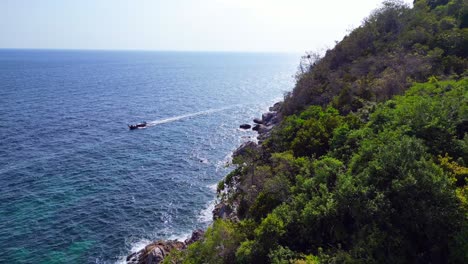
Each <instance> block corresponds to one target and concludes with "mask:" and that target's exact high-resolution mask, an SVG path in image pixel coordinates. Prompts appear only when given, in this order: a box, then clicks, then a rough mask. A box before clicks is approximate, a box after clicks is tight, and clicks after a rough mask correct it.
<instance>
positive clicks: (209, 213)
mask: <svg viewBox="0 0 468 264" xmlns="http://www.w3.org/2000/svg"><path fill="white" fill-rule="evenodd" d="M214 208H215V201H211V202H209V203H207V204H206V206H205V209H203V210H201V211H200V213H199V214H198V221H199V222H200V223H211V222H212V221H213V210H214Z"/></svg>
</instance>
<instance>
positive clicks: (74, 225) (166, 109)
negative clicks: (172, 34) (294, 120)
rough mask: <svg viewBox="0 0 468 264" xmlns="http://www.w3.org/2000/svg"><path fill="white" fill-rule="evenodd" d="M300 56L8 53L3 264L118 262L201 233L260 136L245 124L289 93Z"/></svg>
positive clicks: (1, 74) (0, 208)
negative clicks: (238, 154)
mask: <svg viewBox="0 0 468 264" xmlns="http://www.w3.org/2000/svg"><path fill="white" fill-rule="evenodd" d="M298 58H299V56H297V55H291V54H255V53H182V52H117V51H115V52H114V51H112V52H111V51H46V50H44V51H35V50H0V146H1V148H0V186H1V189H0V249H1V254H0V263H31V262H34V263H115V262H119V260H121V259H122V257H123V256H125V255H127V254H128V253H129V252H130V251H131V250H136V249H137V248H138V247H140V246H142V245H144V243H146V242H148V241H150V240H154V239H159V238H181V239H182V238H185V236H187V235H188V234H189V233H190V231H191V230H192V229H194V228H198V227H206V225H208V224H209V221H210V216H211V213H210V209H211V206H212V201H213V199H214V197H215V192H214V186H215V185H216V183H217V181H219V180H220V179H221V178H222V177H223V176H224V175H225V174H226V173H227V172H228V171H229V168H228V167H226V163H227V162H228V161H229V156H230V153H231V151H232V150H234V149H235V148H236V146H238V145H239V144H240V143H241V142H242V141H245V140H249V138H251V137H253V136H255V134H254V133H252V132H246V131H242V130H240V129H238V126H239V124H241V123H246V122H247V123H248V122H250V121H251V119H252V118H254V117H256V116H259V115H260V114H261V113H262V112H263V111H265V110H266V109H267V107H268V106H269V105H271V104H272V103H274V102H275V101H276V100H278V99H280V98H281V97H282V94H283V93H284V92H285V91H288V90H290V89H291V88H292V87H293V84H294V79H293V77H292V75H293V74H294V72H295V70H296V65H297V62H298ZM139 121H147V122H149V124H150V126H149V127H148V128H145V129H139V130H136V131H129V130H128V129H127V127H126V125H127V123H135V122H139Z"/></svg>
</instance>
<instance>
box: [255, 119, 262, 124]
mask: <svg viewBox="0 0 468 264" xmlns="http://www.w3.org/2000/svg"><path fill="white" fill-rule="evenodd" d="M253 121H254V123H255V124H263V121H262V120H261V119H260V118H254V120H253Z"/></svg>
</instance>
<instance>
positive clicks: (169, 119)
mask: <svg viewBox="0 0 468 264" xmlns="http://www.w3.org/2000/svg"><path fill="white" fill-rule="evenodd" d="M237 106H239V105H232V106H227V107H223V108H217V109H209V110H205V111H200V112H195V113H190V114H185V115H179V116H174V117H168V118H163V119H159V120H155V121H150V122H148V123H147V126H156V125H160V124H165V123H170V122H174V121H178V120H182V119H186V118H190V117H195V116H200V115H207V114H211V113H216V112H220V111H223V110H226V109H230V108H234V107H237Z"/></svg>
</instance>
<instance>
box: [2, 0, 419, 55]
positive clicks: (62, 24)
mask: <svg viewBox="0 0 468 264" xmlns="http://www.w3.org/2000/svg"><path fill="white" fill-rule="evenodd" d="M382 1H383V0H358V1H350V0H320V1H314V0H164V1H163V0H0V48H60V49H132V50H133V49H136V50H187V51H267V52H268V51H286V52H304V51H306V50H320V49H325V48H327V47H332V46H333V45H334V41H335V40H341V39H342V38H343V37H344V35H345V34H346V33H347V30H349V29H352V28H354V27H357V26H359V25H360V24H361V21H362V20H363V19H364V18H365V17H367V16H368V15H369V14H370V12H371V11H372V10H374V9H375V8H377V7H379V6H380V4H381V3H382ZM405 2H407V3H412V0H405Z"/></svg>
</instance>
